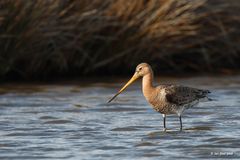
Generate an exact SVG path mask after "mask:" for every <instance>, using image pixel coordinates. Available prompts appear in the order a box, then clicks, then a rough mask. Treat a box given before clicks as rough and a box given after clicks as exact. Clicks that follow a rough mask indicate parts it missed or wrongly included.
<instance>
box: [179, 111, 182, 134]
mask: <svg viewBox="0 0 240 160" xmlns="http://www.w3.org/2000/svg"><path fill="white" fill-rule="evenodd" d="M179 121H180V131H182V117H181V115H180V116H179Z"/></svg>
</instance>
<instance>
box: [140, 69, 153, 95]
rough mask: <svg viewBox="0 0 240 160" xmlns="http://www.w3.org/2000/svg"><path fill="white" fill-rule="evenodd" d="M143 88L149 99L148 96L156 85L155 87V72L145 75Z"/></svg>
mask: <svg viewBox="0 0 240 160" xmlns="http://www.w3.org/2000/svg"><path fill="white" fill-rule="evenodd" d="M142 90H143V94H144V96H145V97H146V98H147V99H148V96H149V95H151V94H152V93H153V90H154V87H153V73H152V72H150V73H148V74H147V75H145V76H144V77H143V80H142Z"/></svg>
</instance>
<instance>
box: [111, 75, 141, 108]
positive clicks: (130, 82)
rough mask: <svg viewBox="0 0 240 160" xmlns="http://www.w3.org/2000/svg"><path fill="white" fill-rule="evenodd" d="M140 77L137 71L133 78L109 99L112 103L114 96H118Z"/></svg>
mask: <svg viewBox="0 0 240 160" xmlns="http://www.w3.org/2000/svg"><path fill="white" fill-rule="evenodd" d="M138 78H139V76H138V75H137V74H136V73H135V74H134V75H133V76H132V78H131V79H130V80H129V81H128V82H127V83H126V84H125V85H124V86H123V87H122V88H121V89H120V90H119V91H118V93H117V94H115V95H114V96H113V97H112V98H111V99H110V100H109V101H108V103H110V102H111V101H112V100H113V99H114V98H116V97H117V96H118V95H119V94H120V93H122V92H123V91H124V90H125V89H126V88H127V87H128V86H129V85H130V84H132V83H133V82H134V81H136V80H137V79H138Z"/></svg>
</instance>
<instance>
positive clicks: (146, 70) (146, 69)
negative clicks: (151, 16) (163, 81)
mask: <svg viewBox="0 0 240 160" xmlns="http://www.w3.org/2000/svg"><path fill="white" fill-rule="evenodd" d="M150 73H152V69H151V66H150V65H149V64H147V63H141V64H139V65H138V66H137V67H136V70H135V73H134V75H133V76H132V78H131V79H130V80H129V81H128V82H127V83H126V84H125V85H124V86H123V87H122V88H121V89H120V90H119V91H118V93H117V94H115V95H114V96H113V97H112V98H111V99H110V100H109V101H108V103H110V102H111V101H112V100H113V99H114V98H116V97H117V96H118V95H119V94H120V93H122V92H123V91H124V90H125V89H126V88H127V87H128V86H129V85H130V84H132V83H133V82H134V81H136V80H137V79H138V78H140V77H143V76H145V75H147V74H150Z"/></svg>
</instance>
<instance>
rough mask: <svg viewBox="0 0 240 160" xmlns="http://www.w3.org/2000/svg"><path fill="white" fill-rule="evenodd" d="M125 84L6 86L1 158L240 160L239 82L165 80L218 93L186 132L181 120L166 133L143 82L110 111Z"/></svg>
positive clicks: (172, 121) (171, 120) (0, 115)
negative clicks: (148, 100)
mask: <svg viewBox="0 0 240 160" xmlns="http://www.w3.org/2000/svg"><path fill="white" fill-rule="evenodd" d="M108 81H109V80H108ZM126 81H127V79H124V80H114V79H113V80H111V82H112V83H84V84H83V83H81V82H78V83H76V82H75V83H70V84H68V83H65V84H56V85H46V84H32V85H29V84H28V85H27V84H5V85H2V86H1V89H0V136H1V139H0V159H1V160H2V159H11V160H12V159H73V160H75V159H76V160H77V159H91V160H94V159H96V160H98V159H104V160H105V159H125V160H127V159H140V160H142V159H174V158H180V159H181V158H182V159H193V158H196V159H209V158H211V159H218V158H223V159H240V114H239V108H240V77H239V76H233V77H196V78H179V79H174V78H161V79H158V80H157V81H158V82H162V83H166V82H168V83H178V84H184V85H188V86H194V87H198V88H208V89H210V90H211V91H212V94H211V97H212V98H213V99H215V101H211V102H205V103H201V104H199V105H198V106H196V107H195V108H191V109H189V110H187V111H186V112H185V114H184V116H183V127H184V129H183V131H182V132H179V130H178V129H179V122H178V118H177V117H176V116H174V115H173V116H168V117H167V128H168V130H167V131H166V132H163V131H162V116H161V115H160V114H159V113H156V112H155V111H154V110H153V109H152V108H151V107H150V106H149V105H148V103H147V102H146V101H145V99H144V97H143V95H142V93H141V85H140V81H138V82H137V83H135V84H134V85H133V86H131V87H130V88H129V89H128V90H126V91H125V92H124V93H123V94H121V95H120V96H118V97H117V99H116V100H114V101H113V102H112V103H110V104H107V103H106V102H107V100H109V98H111V96H113V95H114V94H115V93H116V91H117V90H118V89H119V88H120V87H121V86H122V85H123V83H124V82H126ZM114 82H116V83H114ZM66 84H67V85H66Z"/></svg>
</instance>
